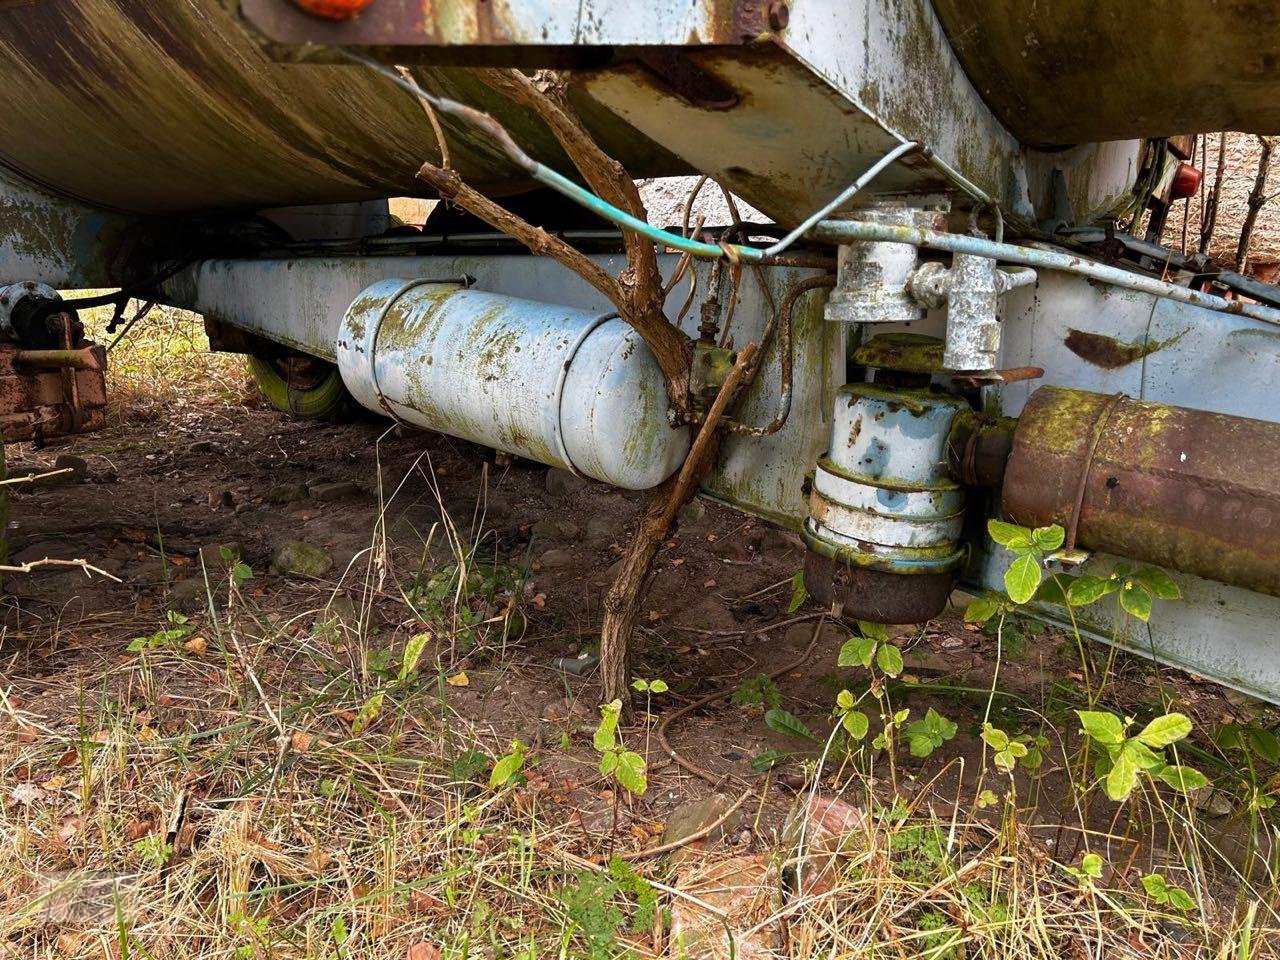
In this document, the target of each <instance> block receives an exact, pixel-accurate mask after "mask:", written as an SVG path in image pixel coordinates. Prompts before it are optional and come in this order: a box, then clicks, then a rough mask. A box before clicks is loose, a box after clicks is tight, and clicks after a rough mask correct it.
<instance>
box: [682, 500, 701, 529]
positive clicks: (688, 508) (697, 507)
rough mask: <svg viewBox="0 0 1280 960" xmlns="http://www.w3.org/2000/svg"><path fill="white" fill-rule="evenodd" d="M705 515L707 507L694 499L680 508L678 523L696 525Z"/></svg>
mask: <svg viewBox="0 0 1280 960" xmlns="http://www.w3.org/2000/svg"><path fill="white" fill-rule="evenodd" d="M706 515H707V505H706V504H705V503H703V502H702V501H701V500H699V499H697V498H696V497H695V498H694V499H693V500H690V501H689V502H688V503H686V504H685V505H684V506H683V507H681V508H680V512H679V514H678V516H679V519H680V523H682V524H684V523H697V522H698V521H699V520H701V519H702V518H703V517H705V516H706Z"/></svg>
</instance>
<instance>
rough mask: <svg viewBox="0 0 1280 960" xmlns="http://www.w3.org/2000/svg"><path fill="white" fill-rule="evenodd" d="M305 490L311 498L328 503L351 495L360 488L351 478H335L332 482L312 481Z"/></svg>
mask: <svg viewBox="0 0 1280 960" xmlns="http://www.w3.org/2000/svg"><path fill="white" fill-rule="evenodd" d="M307 492H308V493H309V494H310V495H311V499H312V500H319V501H321V502H322V503H328V502H330V501H333V500H342V499H344V498H346V497H353V496H355V495H356V494H357V493H359V492H360V488H359V487H358V486H356V484H355V482H354V481H352V480H335V481H333V482H332V483H313V484H312V485H311V486H310V487H309V488H308V490H307Z"/></svg>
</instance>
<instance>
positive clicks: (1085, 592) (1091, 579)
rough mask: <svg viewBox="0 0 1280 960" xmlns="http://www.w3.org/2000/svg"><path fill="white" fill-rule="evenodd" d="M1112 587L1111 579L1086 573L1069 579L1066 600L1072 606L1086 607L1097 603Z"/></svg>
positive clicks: (1113, 585) (1113, 586)
mask: <svg viewBox="0 0 1280 960" xmlns="http://www.w3.org/2000/svg"><path fill="white" fill-rule="evenodd" d="M1114 589H1115V584H1114V583H1113V582H1112V581H1110V580H1104V579H1103V578H1102V577H1095V576H1093V575H1092V574H1088V573H1086V574H1084V575H1083V576H1079V577H1076V578H1075V579H1074V580H1072V581H1071V586H1070V587H1068V588H1067V600H1068V602H1070V604H1071V605H1072V606H1073V607H1087V606H1089V604H1091V603H1097V602H1098V601H1099V600H1101V599H1102V598H1103V597H1105V596H1106V595H1107V594H1108V593H1111V592H1112V591H1113V590H1114Z"/></svg>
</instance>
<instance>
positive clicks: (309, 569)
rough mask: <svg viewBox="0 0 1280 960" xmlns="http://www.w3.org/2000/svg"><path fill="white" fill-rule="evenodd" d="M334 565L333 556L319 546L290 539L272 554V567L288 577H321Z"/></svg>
mask: <svg viewBox="0 0 1280 960" xmlns="http://www.w3.org/2000/svg"><path fill="white" fill-rule="evenodd" d="M332 567H333V558H332V557H331V556H329V554H327V553H325V552H324V551H323V550H321V549H320V548H319V547H317V546H313V545H312V544H309V543H304V542H303V541H301V540H290V541H289V542H288V543H283V544H281V545H280V546H279V547H277V548H276V550H275V552H274V553H273V554H272V555H271V569H273V570H275V572H276V573H279V574H281V575H282V576H286V577H321V576H324V575H325V574H326V573H328V572H329V570H330V568H332Z"/></svg>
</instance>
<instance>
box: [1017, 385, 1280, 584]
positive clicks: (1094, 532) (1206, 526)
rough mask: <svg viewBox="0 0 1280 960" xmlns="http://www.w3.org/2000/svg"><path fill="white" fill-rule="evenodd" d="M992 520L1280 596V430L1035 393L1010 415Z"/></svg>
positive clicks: (1132, 403) (1049, 391)
mask: <svg viewBox="0 0 1280 960" xmlns="http://www.w3.org/2000/svg"><path fill="white" fill-rule="evenodd" d="M1001 506H1002V508H1003V512H1004V515H1005V516H1006V517H1007V518H1008V519H1010V520H1012V521H1014V522H1016V523H1020V524H1023V525H1025V526H1029V527H1036V526H1045V525H1047V524H1052V523H1056V524H1060V525H1061V526H1062V527H1063V528H1064V529H1066V531H1067V541H1068V545H1071V543H1072V541H1073V538H1074V544H1075V546H1077V547H1082V548H1086V549H1089V550H1098V551H1102V552H1105V553H1113V554H1116V555H1119V556H1123V557H1129V558H1132V559H1134V560H1139V561H1143V562H1146V563H1152V564H1156V565H1159V566H1162V567H1167V568H1169V569H1173V570H1181V571H1183V572H1185V573H1190V574H1194V575H1195V576H1199V577H1204V578H1206V579H1209V580H1217V581H1220V582H1222V583H1227V584H1231V585H1234V586H1239V587H1245V588H1247V589H1249V590H1255V591H1258V592H1260V593H1266V594H1271V595H1273V596H1280V424H1277V423H1271V422H1268V421H1264V420H1251V419H1246V418H1244V417H1232V416H1226V415H1224V414H1220V413H1207V412H1205V411H1201V410H1190V409H1187V408H1185V407H1172V406H1167V405H1164V404H1159V403H1148V402H1145V401H1142V400H1133V399H1130V398H1128V397H1125V396H1123V395H1120V394H1115V395H1108V394H1100V393H1090V392H1087V391H1083V390H1070V389H1066V388H1064V387H1041V388H1040V389H1039V390H1037V391H1036V392H1035V393H1033V394H1032V395H1031V399H1030V400H1028V401H1027V405H1026V407H1025V408H1024V409H1023V412H1022V415H1021V417H1019V419H1018V427H1017V430H1016V431H1015V433H1014V439H1013V453H1012V454H1011V455H1010V458H1009V462H1008V466H1007V468H1006V470H1005V474H1004V486H1003V491H1002V494H1001Z"/></svg>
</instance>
